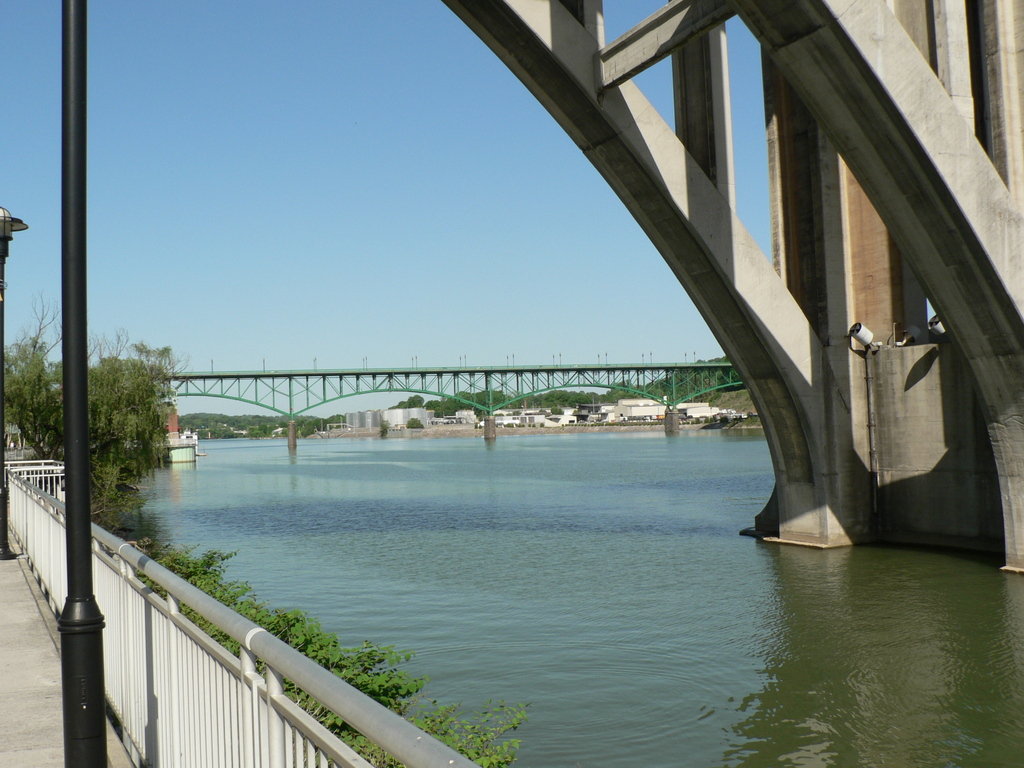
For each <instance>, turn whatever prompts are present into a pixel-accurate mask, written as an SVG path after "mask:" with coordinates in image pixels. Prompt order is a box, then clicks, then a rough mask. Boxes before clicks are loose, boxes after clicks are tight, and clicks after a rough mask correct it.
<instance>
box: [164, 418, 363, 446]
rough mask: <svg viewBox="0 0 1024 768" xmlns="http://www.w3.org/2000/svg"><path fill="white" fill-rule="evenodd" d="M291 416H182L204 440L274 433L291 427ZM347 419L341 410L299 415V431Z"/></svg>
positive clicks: (180, 420) (305, 434)
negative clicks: (339, 411)
mask: <svg viewBox="0 0 1024 768" xmlns="http://www.w3.org/2000/svg"><path fill="white" fill-rule="evenodd" d="M289 421H290V419H289V418H288V417H287V416H281V415H274V416H267V415H263V414H249V415H244V416H229V415H227V414H224V413H183V414H181V415H180V416H179V417H178V424H179V426H180V427H181V428H182V429H189V430H193V431H195V432H196V434H198V435H199V437H200V439H203V440H221V439H230V438H238V437H251V438H263V437H273V435H274V431H275V430H277V429H287V428H288V422H289ZM344 421H345V417H344V416H343V415H341V414H340V413H336V414H334V415H333V416H327V417H323V416H296V417H295V431H296V433H297V434H298V436H299V437H308V436H309V435H311V434H313V433H314V432H317V431H319V430H320V429H321V428H323V427H326V426H327V425H328V424H338V423H341V422H344Z"/></svg>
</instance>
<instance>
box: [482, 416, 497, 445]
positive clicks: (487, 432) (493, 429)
mask: <svg viewBox="0 0 1024 768" xmlns="http://www.w3.org/2000/svg"><path fill="white" fill-rule="evenodd" d="M497 439H498V422H497V421H496V420H495V418H494V417H493V416H485V417H484V440H487V441H488V442H493V441H495V440H497Z"/></svg>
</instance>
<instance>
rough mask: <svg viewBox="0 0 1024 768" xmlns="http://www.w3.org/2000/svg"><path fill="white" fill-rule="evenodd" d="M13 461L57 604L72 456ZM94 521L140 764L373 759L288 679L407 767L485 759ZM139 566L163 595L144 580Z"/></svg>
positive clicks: (13, 489) (129, 735)
mask: <svg viewBox="0 0 1024 768" xmlns="http://www.w3.org/2000/svg"><path fill="white" fill-rule="evenodd" d="M8 469H9V471H8V477H9V483H10V509H11V512H10V529H11V536H12V537H13V538H14V540H15V541H17V542H18V544H19V545H20V547H21V549H22V551H23V552H24V553H25V555H26V556H27V557H28V559H29V561H30V564H31V567H32V570H33V572H34V573H35V576H36V579H37V580H38V581H39V584H40V586H41V588H42V589H43V592H44V594H45V595H46V597H47V600H48V601H49V603H50V607H51V608H52V609H53V610H54V611H55V612H59V611H60V609H61V607H62V606H63V605H64V601H65V598H66V595H67V590H66V563H65V544H64V503H63V501H62V498H63V494H64V482H63V481H64V476H63V465H61V464H60V463H58V462H17V463H13V464H11V465H9V467H8ZM92 528H93V547H92V551H93V581H94V585H93V586H94V592H95V595H96V601H97V603H98V604H99V607H100V610H101V611H102V612H103V614H104V618H105V620H106V628H105V629H104V632H103V658H104V667H105V670H104V674H105V682H106V695H107V701H108V704H109V705H110V707H111V709H112V710H113V712H114V713H115V714H116V716H117V718H118V719H119V720H120V722H121V725H122V728H123V741H124V742H125V746H126V747H127V748H128V750H129V753H130V756H131V757H132V759H133V760H134V761H135V763H136V764H137V765H143V764H144V765H146V766H151V767H152V768H164V767H169V768H184V767H186V766H188V767H192V766H202V767H203V768H220V767H221V766H223V767H224V768H235V767H236V766H237V767H238V768H249V767H250V766H252V767H253V768H335V767H339V768H341V767H344V768H372V766H371V765H370V763H368V762H367V761H366V760H364V759H363V758H362V757H360V756H359V755H358V754H356V753H355V752H354V751H353V750H352V749H351V748H350V747H349V746H348V745H346V744H345V743H344V742H342V741H341V740H340V739H338V738H337V737H336V736H334V734H332V733H331V732H329V731H328V730H327V729H326V728H324V727H323V726H322V725H320V723H319V722H317V721H316V720H315V719H314V718H312V717H311V716H310V715H309V714H307V713H306V712H305V711H304V710H302V709H301V708H300V707H299V706H298V705H296V704H295V703H294V702H293V701H292V700H291V699H290V698H288V697H287V696H286V695H285V693H284V690H283V685H284V680H285V679H287V680H289V681H291V682H292V683H294V684H295V685H297V686H298V687H299V688H301V689H302V690H303V691H305V692H307V693H308V694H309V695H310V696H312V697H313V698H314V699H316V700H317V701H319V702H320V703H321V704H323V705H324V706H325V707H327V708H328V709H330V710H332V711H333V712H335V713H336V714H337V715H338V716H340V717H341V718H342V719H344V720H345V722H347V723H348V724H349V725H351V726H352V727H353V728H355V729H356V730H358V731H359V732H360V733H362V734H363V735H364V736H366V737H367V738H368V739H370V741H372V742H374V743H375V744H377V745H378V746H379V747H381V748H382V749H383V750H384V751H385V752H387V753H389V754H391V755H393V756H394V757H395V758H396V759H397V760H399V761H401V762H402V763H404V764H405V765H406V766H408V768H477V767H476V764H475V763H473V762H471V761H470V760H468V759H466V758H465V757H463V756H462V755H459V754H458V753H457V752H454V751H453V750H451V749H450V748H448V747H447V746H445V745H444V744H441V743H440V742H439V741H437V740H436V739H434V738H433V737H431V736H430V735H428V734H426V733H424V732H423V731H421V730H419V729H418V728H416V727H415V726H414V725H412V724H411V723H409V722H408V721H406V720H404V719H402V718H401V717H399V716H398V715H396V714H395V713H393V712H391V711H389V710H388V709H386V708H385V707H383V706H381V705H380V704H378V703H377V702H375V701H374V700H373V699H371V698H369V697H368V696H366V695H365V694H363V693H361V692H359V691H357V690H356V689H355V688H352V687H351V686H350V685H348V684H347V683H345V682H344V681H343V680H341V679H340V678H339V677H337V676H335V675H333V674H332V673H330V672H328V671H327V670H325V669H323V668H322V667H320V666H319V665H317V664H316V663H315V662H313V661H311V660H310V659H308V658H306V657H305V656H303V655H302V654H301V653H299V652H298V651H296V650H294V649H293V648H291V647H289V646H288V645H287V644H285V643H284V642H282V641H281V640H279V639H277V638H276V637H274V636H273V635H271V634H270V633H269V632H267V631H266V630H264V629H262V628H261V627H259V626H257V625H256V624H254V623H253V622H251V621H249V620H248V619H246V618H244V617H243V616H240V615H239V614H237V613H235V612H234V611H232V610H230V609H229V608H227V607H225V606H224V605H222V604H221V603H219V602H217V601H216V600H214V599H213V598H212V597H210V596H209V595H207V594H206V593H204V592H202V591H200V590H199V589H197V588H195V587H193V586H192V585H191V584H189V583H188V582H186V581H184V580H183V579H181V578H179V577H178V576H176V575H175V574H173V573H171V572H170V571H168V570H167V569H166V568H164V567H163V566H161V565H159V564H158V563H156V562H155V561H154V560H152V559H151V558H149V557H147V556H146V555H145V554H143V553H142V552H140V551H138V550H137V549H135V548H134V547H132V546H131V545H130V544H128V543H127V542H125V541H123V540H121V539H119V538H118V537H116V536H114V535H113V534H111V533H109V532H108V531H106V530H104V529H102V528H100V527H98V526H96V525H93V527H92ZM143 574H144V575H145V576H146V577H147V578H148V579H150V580H152V581H153V582H154V583H156V584H158V585H159V586H160V587H161V588H162V589H163V590H166V592H167V597H166V598H165V597H161V596H160V595H158V594H157V593H156V592H154V591H153V590H152V589H151V588H150V587H149V586H147V585H146V584H144V583H143V582H142V581H141V580H140V578H139V577H140V575H143ZM183 604H184V605H187V606H188V607H190V608H191V609H193V610H194V611H196V612H197V613H199V614H200V615H201V616H203V618H205V619H206V620H208V621H210V622H211V623H212V624H213V625H214V626H216V627H217V628H218V629H219V630H221V631H222V632H224V633H226V634H227V635H229V636H231V637H233V638H234V639H235V640H237V641H238V642H239V643H240V644H241V646H242V649H241V651H240V652H239V655H238V656H237V657H236V656H234V655H232V654H230V653H228V651H226V650H225V649H224V648H223V646H221V645H220V644H218V643H217V642H216V641H214V640H213V639H212V638H210V637H209V635H207V634H206V633H204V632H203V631H202V630H200V629H199V627H197V626H196V625H195V624H194V623H192V622H191V621H189V620H188V619H187V618H186V617H185V616H184V615H182V613H181V610H180V608H181V605H183ZM257 670H261V673H260V672H258V671H257Z"/></svg>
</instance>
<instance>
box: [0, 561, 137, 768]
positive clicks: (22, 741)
mask: <svg viewBox="0 0 1024 768" xmlns="http://www.w3.org/2000/svg"><path fill="white" fill-rule="evenodd" d="M59 642H60V641H59V639H58V635H57V627H56V622H55V620H54V618H53V614H52V613H51V612H50V609H49V607H48V606H47V605H46V603H45V601H44V600H43V598H42V596H41V595H40V594H39V590H38V588H37V587H36V583H35V580H34V579H33V578H32V576H31V575H30V574H29V573H28V567H27V564H26V563H25V561H24V559H22V558H19V559H17V560H2V561H0V680H3V685H2V686H0V768H24V766H36V767H38V768H50V767H51V766H52V767H53V768H58V767H59V766H63V765H64V731H63V715H62V712H61V684H60V655H59V654H58V652H57V646H58V644H59ZM107 754H108V758H107V760H108V765H110V766H111V768H129V766H130V765H131V763H130V762H129V761H128V757H127V755H125V753H124V750H123V749H122V747H121V745H120V743H119V742H118V740H117V737H116V736H115V735H114V734H113V731H112V730H110V729H108V737H107Z"/></svg>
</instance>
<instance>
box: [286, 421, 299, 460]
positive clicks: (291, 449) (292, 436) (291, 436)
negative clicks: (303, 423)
mask: <svg viewBox="0 0 1024 768" xmlns="http://www.w3.org/2000/svg"><path fill="white" fill-rule="evenodd" d="M297 437H298V436H297V434H296V432H295V422H294V421H289V422H288V453H295V452H296V451H297V450H298V448H299V445H298V439H297Z"/></svg>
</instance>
